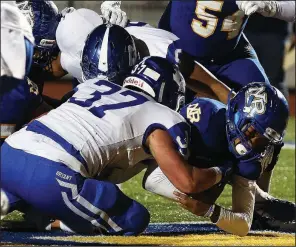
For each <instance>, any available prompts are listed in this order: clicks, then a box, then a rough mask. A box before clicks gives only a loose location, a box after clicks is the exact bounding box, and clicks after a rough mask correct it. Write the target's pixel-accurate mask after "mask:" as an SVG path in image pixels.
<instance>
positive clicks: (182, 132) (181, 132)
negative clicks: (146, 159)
mask: <svg viewBox="0 0 296 247" xmlns="http://www.w3.org/2000/svg"><path fill="white" fill-rule="evenodd" d="M156 129H162V130H166V131H167V132H168V133H169V135H170V136H171V138H172V140H173V142H174V144H175V148H176V150H178V152H179V153H180V154H181V155H182V156H183V157H184V158H185V159H188V157H189V148H188V147H189V141H190V140H189V138H190V126H189V125H188V124H187V123H186V122H184V121H183V122H178V123H175V124H173V125H172V126H170V127H168V126H166V125H165V124H161V123H153V124H151V125H149V126H148V128H147V129H146V131H145V134H144V137H143V140H142V145H143V147H144V150H145V151H146V152H147V153H149V154H150V150H149V148H148V147H147V146H146V145H145V143H146V140H147V138H148V136H149V135H150V134H151V133H152V132H153V131H154V130H156Z"/></svg>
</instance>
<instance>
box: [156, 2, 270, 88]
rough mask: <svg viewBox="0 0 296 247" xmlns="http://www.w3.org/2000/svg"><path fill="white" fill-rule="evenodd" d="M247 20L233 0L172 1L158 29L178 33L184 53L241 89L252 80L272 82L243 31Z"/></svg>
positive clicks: (225, 81)
mask: <svg viewBox="0 0 296 247" xmlns="http://www.w3.org/2000/svg"><path fill="white" fill-rule="evenodd" d="M247 20H248V16H246V15H245V14H244V12H243V11H241V10H239V8H238V6H237V4H236V2H235V1H234V0H229V1H196V0H190V1H170V3H169V5H168V6H167V9H166V11H165V13H164V14H163V16H162V18H161V20H160V22H159V28H163V29H165V30H168V31H170V32H172V33H174V34H176V35H177V36H178V37H179V38H180V40H181V43H182V45H181V47H182V48H183V50H184V52H186V53H188V54H189V55H190V56H192V57H193V58H194V60H195V61H197V62H198V63H201V64H202V65H204V66H205V67H206V68H207V69H209V70H210V71H211V72H212V73H213V74H214V75H215V76H217V77H218V79H220V80H222V81H223V82H224V83H225V84H226V85H228V86H229V87H230V88H232V89H234V90H235V91H238V90H239V89H240V88H241V87H242V86H244V85H246V84H248V83H250V82H254V81H260V82H266V83H269V81H268V78H267V76H266V75H265V72H264V69H263V68H262V66H261V65H260V63H259V61H258V58H257V55H256V53H255V51H254V49H253V48H252V46H251V45H250V44H249V42H248V40H247V39H246V37H245V36H244V34H243V30H244V27H245V25H246V24H247Z"/></svg>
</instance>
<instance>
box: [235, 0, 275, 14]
mask: <svg viewBox="0 0 296 247" xmlns="http://www.w3.org/2000/svg"><path fill="white" fill-rule="evenodd" d="M236 5H237V6H238V8H239V9H240V10H242V11H243V12H245V15H251V14H254V13H255V12H258V13H260V14H261V15H263V16H265V17H272V16H274V15H275V13H276V11H277V2H276V1H236Z"/></svg>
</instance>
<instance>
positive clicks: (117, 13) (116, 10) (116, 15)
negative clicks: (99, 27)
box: [101, 1, 128, 27]
mask: <svg viewBox="0 0 296 247" xmlns="http://www.w3.org/2000/svg"><path fill="white" fill-rule="evenodd" d="M120 5H121V1H104V2H103V3H102V4H101V12H102V15H103V17H104V18H105V19H106V20H107V21H109V22H110V23H111V24H115V25H119V26H121V27H126V25H127V22H128V20H127V15H126V13H125V12H124V11H122V10H121V9H120Z"/></svg>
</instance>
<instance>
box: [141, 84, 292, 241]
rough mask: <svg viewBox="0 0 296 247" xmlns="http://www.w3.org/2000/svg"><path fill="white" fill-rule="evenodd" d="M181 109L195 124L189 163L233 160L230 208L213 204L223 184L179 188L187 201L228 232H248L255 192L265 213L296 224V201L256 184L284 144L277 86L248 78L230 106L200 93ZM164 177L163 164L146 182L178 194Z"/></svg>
mask: <svg viewBox="0 0 296 247" xmlns="http://www.w3.org/2000/svg"><path fill="white" fill-rule="evenodd" d="M181 115H182V116H183V117H184V118H185V119H186V120H187V122H188V123H189V124H190V125H191V126H192V128H191V130H192V135H191V143H190V148H189V150H190V153H191V156H190V158H189V160H188V161H189V163H191V164H199V165H200V167H210V166H212V165H214V164H216V165H217V164H220V165H221V164H232V166H233V174H232V179H231V182H230V183H231V184H232V186H233V189H232V198H233V199H232V210H227V209H225V208H223V207H221V206H218V205H215V204H214V202H215V199H216V197H217V196H218V195H219V193H217V191H220V192H222V190H223V185H222V184H220V185H219V186H216V188H212V189H211V190H210V191H207V192H206V193H205V194H204V195H201V194H199V195H194V194H190V195H185V194H183V193H180V192H178V191H175V192H174V194H175V195H176V199H177V200H178V201H179V202H180V203H181V205H182V206H183V207H185V208H186V209H188V210H189V211H191V212H193V213H194V214H196V215H198V216H205V217H209V218H210V219H211V221H212V222H213V223H215V224H216V225H217V226H218V227H220V228H221V229H223V230H225V231H227V232H230V233H233V234H237V235H240V236H244V235H246V234H247V233H248V232H249V230H250V227H251V224H252V218H253V213H254V203H255V197H257V199H260V201H261V208H260V210H261V211H264V214H265V216H266V217H267V218H268V217H270V219H272V218H273V217H274V218H276V220H278V223H279V222H281V223H283V222H286V223H288V222H289V223H292V226H293V224H294V225H295V222H294V223H293V220H295V204H293V203H291V204H289V205H284V204H283V203H278V201H277V199H275V198H273V197H272V196H270V195H268V194H267V193H265V192H263V191H262V190H261V189H260V188H259V187H258V186H257V185H256V180H257V179H258V178H259V177H260V176H261V175H262V174H263V173H264V172H270V171H272V169H273V167H274V165H275V164H276V162H277V159H278V155H279V152H280V149H281V147H282V146H283V137H284V133H285V129H286V125H287V121H288V116H289V110H288V103H287V101H286V99H285V98H284V96H283V95H282V93H281V92H280V91H279V90H277V89H276V88H274V87H272V86H270V85H267V84H265V83H250V84H248V85H247V86H245V87H243V88H242V89H241V90H240V91H239V92H238V93H237V94H236V96H235V97H234V98H233V99H231V100H229V103H228V105H227V107H226V105H224V104H222V103H220V102H218V101H216V100H211V99H207V98H196V99H194V100H193V101H192V102H191V103H190V104H188V105H186V106H185V107H183V108H182V109H181ZM161 177H162V175H161V172H160V171H159V169H158V170H157V169H156V170H154V171H153V172H151V174H150V175H148V176H147V178H146V182H145V183H144V186H145V188H146V189H148V190H149V191H152V192H154V193H157V194H160V195H163V196H166V197H169V198H172V199H175V198H174V195H173V188H172V187H171V186H170V185H169V182H167V181H166V180H165V179H161ZM156 178H157V179H156ZM159 181H161V182H159ZM219 187H220V188H219ZM214 190H216V191H214ZM215 193H217V194H215ZM214 198H215V199H214ZM211 200H212V201H211ZM287 203H288V202H287ZM276 211H277V212H276ZM274 226H275V225H274ZM282 226H283V225H282ZM278 227H280V225H278ZM283 228H284V227H283ZM290 228H291V226H290ZM274 229H276V228H274Z"/></svg>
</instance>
